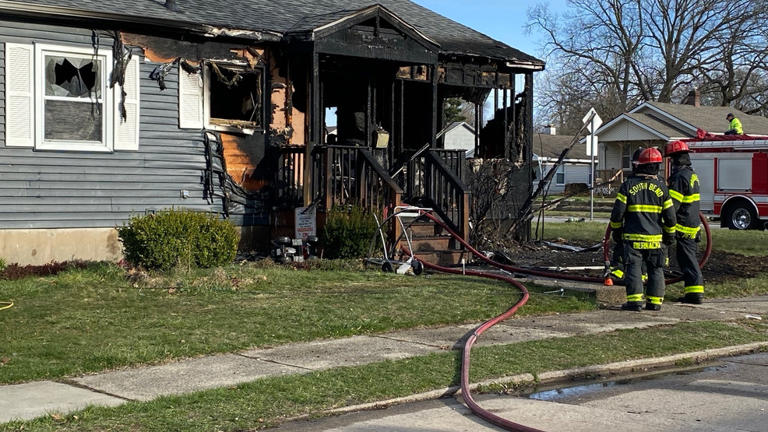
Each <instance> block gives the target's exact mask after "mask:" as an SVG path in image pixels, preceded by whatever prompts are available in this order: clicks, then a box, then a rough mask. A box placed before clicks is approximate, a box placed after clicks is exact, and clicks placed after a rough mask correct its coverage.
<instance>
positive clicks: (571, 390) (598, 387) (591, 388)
mask: <svg viewBox="0 0 768 432" xmlns="http://www.w3.org/2000/svg"><path fill="white" fill-rule="evenodd" d="M722 367H724V366H723V365H719V364H718V365H710V366H704V367H702V366H697V367H695V368H690V369H683V370H676V371H673V372H664V373H657V374H652V375H646V376H639V377H634V378H625V379H620V380H613V381H601V382H593V383H590V384H583V385H578V386H572V387H563V388H556V389H551V390H543V391H539V392H536V393H531V394H529V395H528V399H536V400H541V401H549V402H554V401H558V400H560V399H565V398H572V397H579V396H585V395H588V394H591V393H597V392H600V391H603V390H605V389H608V388H611V387H616V386H621V385H628V384H634V383H638V382H641V381H649V380H653V379H657V378H662V377H664V376H670V375H690V374H695V373H701V372H710V371H716V370H718V369H719V368H722Z"/></svg>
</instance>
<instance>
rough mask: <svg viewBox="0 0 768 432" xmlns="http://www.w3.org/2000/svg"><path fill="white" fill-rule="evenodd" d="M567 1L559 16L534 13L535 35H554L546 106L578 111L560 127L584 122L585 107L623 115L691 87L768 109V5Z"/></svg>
mask: <svg viewBox="0 0 768 432" xmlns="http://www.w3.org/2000/svg"><path fill="white" fill-rule="evenodd" d="M568 4H569V8H568V11H567V12H566V13H564V14H562V15H560V16H557V15H553V14H551V13H550V12H549V10H548V9H547V8H546V7H544V6H537V7H535V8H532V9H530V10H529V13H528V15H529V21H528V27H529V30H530V31H535V32H539V33H541V34H543V35H545V37H546V43H545V49H546V51H547V55H548V63H549V65H548V66H549V67H548V69H549V71H550V72H549V74H548V75H546V80H547V84H545V85H544V87H545V88H548V90H549V91H548V92H545V93H544V94H543V95H542V96H544V97H543V98H540V99H539V107H540V108H541V109H543V110H544V111H545V112H549V113H552V114H554V109H555V107H558V108H563V105H565V106H567V108H568V109H570V110H573V111H574V112H570V111H566V114H565V115H560V117H561V119H562V120H561V122H562V123H561V125H567V124H570V123H573V122H574V119H573V118H572V117H573V116H574V115H575V116H576V117H578V118H579V119H580V118H581V117H582V116H583V113H584V112H585V111H586V110H583V109H581V108H580V107H578V108H579V111H578V112H576V108H577V105H593V106H600V105H602V106H603V107H604V111H603V112H606V113H609V114H613V115H615V114H617V113H620V112H623V111H627V110H628V109H630V108H632V107H634V106H636V105H637V104H638V103H639V102H642V101H650V100H656V101H660V102H671V101H672V100H673V99H675V98H678V97H681V96H683V95H685V94H687V93H688V91H689V90H690V89H691V87H699V88H700V89H701V90H702V93H705V94H703V96H704V97H703V99H705V100H709V101H716V102H715V103H718V104H722V105H735V106H736V107H741V106H744V107H749V108H750V110H751V112H761V111H765V110H766V105H765V102H766V100H765V99H766V89H767V88H766V87H765V86H764V84H765V83H766V81H768V80H766V76H767V72H768V67H767V65H766V62H765V60H764V59H765V56H766V54H768V51H767V46H768V42H767V41H768V38H766V31H767V30H766V28H765V27H766V26H765V20H766V18H768V2H765V0H729V1H727V2H724V1H721V0H604V1H600V2H594V1H591V0H569V2H568ZM558 86H559V87H560V88H562V90H557V89H556V87H558ZM715 93H717V94H716V95H715ZM574 102H578V103H577V104H574ZM608 117H609V118H610V115H609V116H608Z"/></svg>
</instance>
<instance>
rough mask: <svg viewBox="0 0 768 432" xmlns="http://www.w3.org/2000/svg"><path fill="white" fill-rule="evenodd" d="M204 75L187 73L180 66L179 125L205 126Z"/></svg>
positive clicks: (185, 127) (198, 127)
mask: <svg viewBox="0 0 768 432" xmlns="http://www.w3.org/2000/svg"><path fill="white" fill-rule="evenodd" d="M203 119H204V116H203V77H202V74H200V73H199V72H198V73H193V74H190V73H187V72H186V71H184V69H182V68H181V66H179V127H180V128H182V129H202V128H203Z"/></svg>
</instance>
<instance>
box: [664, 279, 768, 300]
mask: <svg viewBox="0 0 768 432" xmlns="http://www.w3.org/2000/svg"><path fill="white" fill-rule="evenodd" d="M704 286H705V289H704V291H705V293H704V296H705V297H706V298H731V297H746V296H751V295H764V294H766V293H768V275H766V274H761V275H759V276H758V277H755V278H745V279H738V280H728V281H726V282H707V281H706V280H705V281H704ZM683 293H684V292H683V283H682V282H679V283H676V284H674V285H667V289H666V295H665V297H666V298H668V299H674V298H677V297H680V296H682V295H683Z"/></svg>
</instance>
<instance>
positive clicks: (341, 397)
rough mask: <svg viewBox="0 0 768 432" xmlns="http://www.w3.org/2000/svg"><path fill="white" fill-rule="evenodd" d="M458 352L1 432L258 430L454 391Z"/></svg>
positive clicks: (683, 345)
mask: <svg viewBox="0 0 768 432" xmlns="http://www.w3.org/2000/svg"><path fill="white" fill-rule="evenodd" d="M765 340H768V326H766V325H765V324H764V323H720V322H696V323H680V324H676V325H672V326H667V327H655V328H649V329H633V330H619V331H616V332H612V333H606V334H600V335H590V336H578V337H568V338H555V339H548V340H539V341H530V342H523V343H517V344H512V345H504V346H492V347H482V348H476V349H475V350H473V363H472V370H471V373H472V376H471V381H475V382H476V381H479V380H484V379H489V378H495V377H502V376H508V375H512V374H518V373H533V374H540V373H542V372H545V371H549V370H560V369H565V368H572V367H579V366H587V365H593V364H604V363H609V362H616V361H622V360H629V359H637V358H646V357H654V356H661V355H669V354H675V353H685V352H691V351H697V350H702V349H707V348H717V347H722V346H728V345H736V344H743V343H749V342H756V341H765ZM459 361H460V359H459V355H458V353H457V352H451V353H441V354H433V355H428V356H423V357H416V358H411V359H406V360H399V361H387V362H382V363H375V364H370V365H365V366H358V367H346V368H337V369H331V370H327V371H322V372H314V373H309V374H305V375H290V376H280V377H271V378H266V379H261V380H258V381H254V382H252V383H247V384H242V385H239V386H236V387H230V388H221V389H215V390H209V391H203V392H199V393H195V394H191V395H186V396H174V397H163V398H159V399H157V400H155V401H152V402H144V403H139V402H132V403H127V404H125V405H122V406H120V407H116V408H94V407H91V408H88V409H86V410H83V411H80V412H76V413H73V414H68V415H56V414H54V415H50V416H46V417H42V418H39V419H36V420H33V421H28V422H14V423H7V424H4V425H0V430H2V431H21V430H24V431H54V430H55V431H103V430H110V431H167V430H185V431H214V430H215V431H219V430H221V431H231V430H245V429H263V428H267V427H271V426H275V425H276V424H278V423H280V422H281V421H283V420H284V419H286V418H290V417H295V416H299V415H319V414H320V413H321V412H322V411H324V410H328V409H332V408H337V407H342V406H348V405H355V404H359V403H365V402H372V401H377V400H385V399H389V398H394V397H401V396H405V395H409V394H414V393H418V392H423V391H428V390H433V389H438V388H443V387H446V386H449V385H455V384H456V383H457V381H458V369H459Z"/></svg>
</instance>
